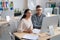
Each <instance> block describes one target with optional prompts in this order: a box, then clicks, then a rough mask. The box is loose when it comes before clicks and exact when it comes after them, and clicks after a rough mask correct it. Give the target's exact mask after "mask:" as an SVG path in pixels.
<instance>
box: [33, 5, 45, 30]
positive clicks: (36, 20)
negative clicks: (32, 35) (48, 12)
mask: <svg viewBox="0 0 60 40" xmlns="http://www.w3.org/2000/svg"><path fill="white" fill-rule="evenodd" d="M43 17H45V15H44V14H42V7H41V6H40V5H37V6H36V14H34V15H32V23H33V28H36V29H41V26H42V20H43Z"/></svg>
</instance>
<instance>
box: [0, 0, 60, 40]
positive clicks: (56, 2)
mask: <svg viewBox="0 0 60 40" xmlns="http://www.w3.org/2000/svg"><path fill="white" fill-rule="evenodd" d="M36 5H41V7H42V8H43V11H44V12H45V9H46V8H47V9H46V10H48V9H49V8H52V9H53V10H52V9H51V10H50V9H49V10H50V11H49V12H50V13H51V14H55V15H57V16H58V20H59V21H58V26H59V27H60V0H0V22H5V21H4V20H5V19H6V20H7V21H8V22H9V24H6V25H1V24H0V30H1V31H0V40H11V36H10V32H13V31H15V30H16V29H17V26H18V25H19V21H20V19H21V17H22V16H23V14H24V13H23V12H24V10H25V9H26V8H29V9H31V10H32V14H34V12H35V7H36ZM49 12H48V13H49ZM44 14H45V13H44ZM7 18H8V19H7ZM9 20H10V21H9Z"/></svg>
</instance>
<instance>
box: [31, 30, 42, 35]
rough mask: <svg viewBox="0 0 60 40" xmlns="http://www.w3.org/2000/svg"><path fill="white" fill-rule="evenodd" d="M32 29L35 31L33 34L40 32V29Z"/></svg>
mask: <svg viewBox="0 0 60 40" xmlns="http://www.w3.org/2000/svg"><path fill="white" fill-rule="evenodd" d="M32 31H33V33H35V34H39V33H40V32H41V30H40V29H33V30H32Z"/></svg>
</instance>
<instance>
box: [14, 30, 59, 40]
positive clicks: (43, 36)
mask: <svg viewBox="0 0 60 40" xmlns="http://www.w3.org/2000/svg"><path fill="white" fill-rule="evenodd" d="M54 32H55V34H54V35H52V36H50V35H48V34H47V33H40V34H33V33H32V35H39V36H40V37H39V40H48V39H50V38H52V37H54V36H57V35H60V30H58V29H55V30H54ZM13 34H14V36H16V37H18V38H19V39H22V37H23V36H24V35H25V34H28V33H18V32H16V33H13Z"/></svg>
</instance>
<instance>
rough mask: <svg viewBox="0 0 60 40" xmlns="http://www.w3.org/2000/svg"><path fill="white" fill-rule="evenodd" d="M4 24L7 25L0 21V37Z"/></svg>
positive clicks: (5, 22)
mask: <svg viewBox="0 0 60 40" xmlns="http://www.w3.org/2000/svg"><path fill="white" fill-rule="evenodd" d="M6 24H8V22H7V21H2V20H1V21H0V36H1V34H2V31H3V30H4V29H3V30H2V28H3V26H4V27H5V25H6Z"/></svg>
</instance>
